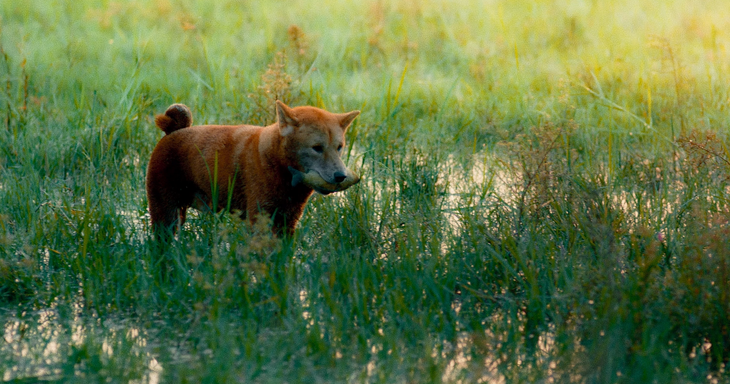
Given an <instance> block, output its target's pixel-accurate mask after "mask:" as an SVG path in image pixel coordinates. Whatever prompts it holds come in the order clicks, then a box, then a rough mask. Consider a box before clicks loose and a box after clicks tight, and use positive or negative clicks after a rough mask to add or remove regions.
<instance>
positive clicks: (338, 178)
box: [335, 171, 347, 183]
mask: <svg viewBox="0 0 730 384" xmlns="http://www.w3.org/2000/svg"><path fill="white" fill-rule="evenodd" d="M346 178H347V175H346V174H344V173H342V172H340V171H337V172H335V182H336V183H341V182H343V181H345V179H346Z"/></svg>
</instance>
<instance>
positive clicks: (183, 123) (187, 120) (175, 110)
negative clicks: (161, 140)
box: [155, 104, 193, 135]
mask: <svg viewBox="0 0 730 384" xmlns="http://www.w3.org/2000/svg"><path fill="white" fill-rule="evenodd" d="M155 125H157V127H158V128H160V129H161V130H162V131H163V132H165V134H167V135H169V134H171V133H173V132H175V131H177V130H178V129H183V128H187V127H189V126H191V125H193V115H192V114H191V113H190V108H188V107H187V105H185V104H173V105H171V106H170V107H168V108H167V111H165V114H164V115H157V116H155Z"/></svg>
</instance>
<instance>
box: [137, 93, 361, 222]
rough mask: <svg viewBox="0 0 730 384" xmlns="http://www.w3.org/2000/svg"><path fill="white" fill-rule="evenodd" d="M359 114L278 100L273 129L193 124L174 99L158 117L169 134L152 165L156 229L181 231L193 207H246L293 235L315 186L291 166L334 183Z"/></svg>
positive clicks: (149, 170)
mask: <svg viewBox="0 0 730 384" xmlns="http://www.w3.org/2000/svg"><path fill="white" fill-rule="evenodd" d="M358 114H359V112H358V111H353V112H350V113H345V114H334V113H330V112H327V111H324V110H321V109H318V108H314V107H297V108H289V107H287V106H286V105H284V104H283V103H280V102H277V115H278V118H279V121H278V122H277V123H275V124H272V125H269V126H266V127H258V126H251V125H232V126H229V125H204V126H194V127H191V126H190V125H191V124H192V117H191V114H190V111H189V109H188V108H187V107H185V106H184V105H182V104H173V105H172V106H170V107H169V108H168V110H167V111H166V112H165V114H164V115H158V116H157V117H156V118H155V123H156V124H157V126H158V127H159V128H160V129H162V130H163V131H164V132H165V133H166V135H165V136H164V137H163V138H162V139H160V141H159V142H158V143H157V146H156V147H155V149H154V151H153V152H152V156H151V158H150V163H149V166H148V168H147V199H148V202H149V209H150V216H151V219H152V226H153V228H154V230H155V232H156V233H158V234H159V233H160V231H173V232H174V231H175V229H176V227H177V226H179V225H182V224H183V223H184V222H185V215H186V212H187V209H188V208H189V207H195V208H198V209H201V210H216V211H218V210H221V209H229V210H230V211H232V212H235V211H240V212H241V213H242V215H243V216H245V217H248V218H249V219H253V218H255V217H256V215H257V214H258V213H264V214H267V215H269V216H272V220H273V227H274V231H275V232H277V233H289V234H291V233H292V232H293V231H294V227H295V226H296V223H297V222H298V221H299V219H300V217H301V215H302V211H303V209H304V206H305V205H306V203H307V201H308V199H309V197H310V196H311V195H312V192H313V190H312V189H311V188H310V187H308V186H306V185H304V184H299V185H296V186H292V175H291V173H290V171H289V170H288V167H293V168H295V169H297V170H300V171H302V172H307V171H311V170H315V171H317V172H318V173H319V174H320V175H322V177H323V178H324V179H326V180H328V182H333V181H330V180H334V179H338V178H340V177H341V176H340V175H342V174H343V170H345V168H344V164H342V161H341V160H340V158H339V153H340V151H339V149H340V148H341V147H342V146H343V145H344V133H345V131H346V129H347V127H348V126H349V125H350V123H351V122H352V120H353V119H354V118H355V117H356V116H357V115H358ZM335 148H336V149H335ZM320 150H321V151H320ZM168 233H170V232H168Z"/></svg>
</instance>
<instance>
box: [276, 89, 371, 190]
mask: <svg viewBox="0 0 730 384" xmlns="http://www.w3.org/2000/svg"><path fill="white" fill-rule="evenodd" d="M359 114H360V111H352V112H348V113H331V112H327V111H325V110H323V109H319V108H315V107H296V108H289V107H288V106H286V105H285V104H284V103H282V102H281V101H277V102H276V115H277V118H278V120H279V122H278V124H279V133H280V134H281V136H282V138H283V140H282V146H283V150H284V152H285V153H286V156H287V158H288V160H289V162H290V163H291V164H290V165H291V166H292V167H294V168H296V169H297V170H299V171H301V172H303V173H308V172H310V171H316V172H317V173H319V175H320V176H322V179H324V180H325V181H326V182H328V183H331V184H337V183H339V182H342V181H343V180H345V178H346V177H347V169H346V168H345V164H344V163H343V162H342V159H341V158H340V156H341V155H342V152H343V150H344V148H345V132H346V131H347V128H348V127H349V126H350V123H352V121H353V120H354V119H355V118H356V117H357V115H359Z"/></svg>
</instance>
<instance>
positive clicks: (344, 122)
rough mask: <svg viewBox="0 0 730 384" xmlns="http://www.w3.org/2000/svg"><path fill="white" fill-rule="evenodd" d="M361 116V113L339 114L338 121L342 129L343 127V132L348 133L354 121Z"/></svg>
mask: <svg viewBox="0 0 730 384" xmlns="http://www.w3.org/2000/svg"><path fill="white" fill-rule="evenodd" d="M359 114H360V111H352V112H347V113H340V114H338V115H337V120H339V121H340V127H342V130H343V131H347V128H348V127H349V126H350V124H352V121H353V120H355V118H356V117H357V115H359Z"/></svg>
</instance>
